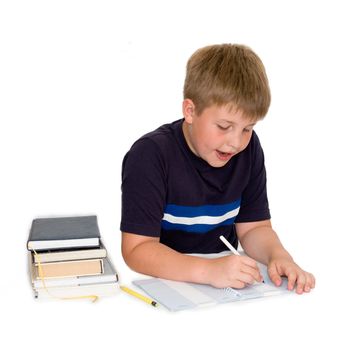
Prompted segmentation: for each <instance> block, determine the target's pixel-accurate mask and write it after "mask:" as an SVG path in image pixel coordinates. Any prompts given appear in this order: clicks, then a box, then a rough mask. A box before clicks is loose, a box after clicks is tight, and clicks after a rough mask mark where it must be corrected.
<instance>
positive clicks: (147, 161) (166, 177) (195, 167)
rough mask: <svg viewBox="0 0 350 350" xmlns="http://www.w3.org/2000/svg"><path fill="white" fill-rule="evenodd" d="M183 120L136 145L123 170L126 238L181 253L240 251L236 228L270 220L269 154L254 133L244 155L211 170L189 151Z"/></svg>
mask: <svg viewBox="0 0 350 350" xmlns="http://www.w3.org/2000/svg"><path fill="white" fill-rule="evenodd" d="M182 123H183V120H178V121H175V122H173V123H171V124H165V125H163V126H161V127H160V128H158V129H156V130H155V131H153V132H151V133H148V134H146V135H144V136H143V137H141V138H140V139H139V140H137V141H136V142H135V143H134V144H133V146H132V147H131V149H130V151H129V152H128V153H127V154H126V155H125V157H124V160H123V166H122V219H121V225H120V229H121V231H123V232H129V233H135V234H139V235H144V236H151V237H159V238H160V242H161V243H163V244H165V245H167V246H169V247H171V248H173V249H175V250H177V251H179V252H182V253H217V252H221V251H223V250H227V248H226V247H225V246H224V244H223V243H222V242H221V240H220V239H219V236H220V235H224V236H225V237H226V238H227V239H228V241H229V242H231V244H233V245H234V246H235V247H237V244H238V240H237V235H236V231H235V227H234V223H236V222H252V221H260V220H266V219H269V218H270V211H269V206H268V200H267V194H266V172H265V165H264V154H263V150H262V148H261V146H260V142H259V139H258V137H257V135H256V133H255V132H253V134H252V137H251V140H250V142H249V144H248V146H247V147H246V149H245V150H243V151H242V152H240V153H238V154H237V155H235V156H234V157H232V158H231V159H230V161H229V162H228V163H227V164H226V165H225V166H223V167H219V168H216V167H212V166H210V165H209V164H208V163H207V162H206V161H204V160H203V159H201V158H199V157H197V156H196V155H195V154H194V153H193V152H192V151H191V150H190V148H189V147H188V145H187V143H186V140H185V137H184V134H183V131H182Z"/></svg>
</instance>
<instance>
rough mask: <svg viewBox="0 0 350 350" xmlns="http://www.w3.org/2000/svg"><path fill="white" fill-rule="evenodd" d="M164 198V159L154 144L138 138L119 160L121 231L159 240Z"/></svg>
mask: <svg viewBox="0 0 350 350" xmlns="http://www.w3.org/2000/svg"><path fill="white" fill-rule="evenodd" d="M165 197H166V169H165V162H164V157H162V154H161V151H160V148H159V146H157V144H155V143H154V142H153V141H152V140H150V139H147V138H142V139H140V140H138V141H137V142H136V143H135V144H134V145H133V146H132V147H131V149H130V151H129V152H128V153H127V154H126V155H125V157H124V160H123V165H122V218H121V224H120V229H121V231H122V232H130V233H135V234H139V235H145V236H152V237H159V236H160V232H161V221H162V218H163V215H164V206H165Z"/></svg>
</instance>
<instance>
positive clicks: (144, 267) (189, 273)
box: [122, 232, 262, 288]
mask: <svg viewBox="0 0 350 350" xmlns="http://www.w3.org/2000/svg"><path fill="white" fill-rule="evenodd" d="M122 254H123V258H124V260H125V262H126V263H127V265H128V266H129V267H130V268H131V269H133V270H135V271H137V272H140V273H143V274H147V275H151V276H155V277H160V278H165V279H171V280H176V281H186V282H195V283H203V284H211V285H213V286H215V287H218V288H223V287H234V288H243V287H244V286H245V285H246V284H250V283H253V282H254V281H255V280H256V281H261V280H262V277H261V276H260V272H259V269H258V267H257V264H256V262H255V261H254V260H253V259H251V258H249V257H241V256H235V255H230V256H225V257H221V258H218V259H205V258H200V257H195V256H189V255H185V254H182V253H179V252H177V251H175V250H173V249H171V248H169V247H168V246H166V245H164V244H162V243H160V242H159V238H154V237H148V236H142V235H137V234H132V233H126V232H123V233H122Z"/></svg>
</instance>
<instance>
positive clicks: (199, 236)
mask: <svg viewBox="0 0 350 350" xmlns="http://www.w3.org/2000/svg"><path fill="white" fill-rule="evenodd" d="M269 105H270V90H269V85H268V80H267V77H266V73H265V69H264V66H263V64H262V62H261V61H260V59H259V57H258V56H257V55H256V54H255V53H254V52H253V51H252V50H251V49H249V48H248V47H245V46H242V45H231V44H223V45H213V46H208V47H204V48H202V49H199V50H198V51H196V52H195V53H194V54H193V55H192V57H191V58H190V59H189V61H188V63H187V73H186V79H185V86H184V101H183V117H184V119H183V120H178V121H175V122H174V123H172V124H167V125H163V126H161V127H160V128H158V129H157V130H155V131H153V132H151V133H149V134H147V135H145V136H143V137H141V138H140V139H139V140H138V141H136V142H135V143H134V145H133V146H132V147H131V149H130V151H129V152H128V153H127V154H126V156H125V158H124V161H123V170H122V220H121V231H122V254H123V257H124V260H125V262H126V263H127V264H128V266H129V267H130V268H132V269H134V270H135V271H138V272H140V273H144V274H148V275H152V276H156V277H160V278H166V279H172V280H178V281H187V282H197V283H204V284H211V285H213V286H215V287H219V288H222V287H234V288H243V287H244V286H246V285H247V284H252V283H254V282H255V281H258V282H261V281H262V277H261V275H260V272H259V269H258V267H257V264H256V261H260V262H262V263H264V264H265V265H267V266H268V272H269V275H270V278H271V280H272V281H273V282H274V283H275V284H276V285H277V286H278V285H280V284H281V282H282V280H281V276H287V277H288V288H289V289H290V290H292V289H293V288H295V290H296V292H297V293H299V294H301V293H303V292H309V291H310V290H311V288H314V286H315V279H314V277H313V275H312V274H310V273H308V272H305V271H303V270H302V269H301V268H300V267H299V266H298V265H296V264H295V263H294V261H293V259H292V257H291V256H290V255H289V253H288V252H287V251H286V250H285V249H284V247H283V246H282V244H281V243H280V241H279V239H278V237H277V235H276V233H275V232H274V230H273V229H272V226H271V222H270V212H269V207H268V200H267V194H266V174H265V166H264V155H263V151H262V148H261V146H260V143H259V139H258V137H257V135H256V134H255V132H254V131H253V127H254V125H255V124H256V123H257V122H258V121H259V120H261V119H263V117H264V116H265V115H266V113H267V111H268V108H269ZM220 235H223V236H224V237H225V238H226V239H227V240H228V241H229V242H230V243H231V244H232V245H233V246H234V247H237V245H238V241H239V242H240V243H241V245H242V247H243V249H244V251H245V252H246V253H247V255H248V256H249V257H248V256H235V255H230V256H225V257H220V258H217V259H205V258H201V257H195V256H190V255H187V254H185V253H216V252H221V251H224V250H227V248H226V247H225V246H224V244H223V243H222V242H221V240H220V239H219V236H220Z"/></svg>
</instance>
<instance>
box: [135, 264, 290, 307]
mask: <svg viewBox="0 0 350 350" xmlns="http://www.w3.org/2000/svg"><path fill="white" fill-rule="evenodd" d="M259 268H260V271H261V274H262V276H263V278H264V282H265V283H257V284H254V285H251V286H248V287H245V288H243V289H233V288H223V289H220V288H215V287H212V286H210V285H204V284H196V283H188V282H177V281H170V280H165V279H160V278H147V279H141V280H135V281H133V283H134V284H135V285H136V286H137V287H139V288H141V289H142V290H143V291H144V292H146V293H147V294H148V295H149V296H150V297H151V298H153V299H154V300H156V301H157V302H158V303H160V304H162V305H163V306H164V307H166V308H167V309H169V310H170V311H180V310H186V309H191V308H196V307H199V306H207V305H213V304H219V303H227V302H233V301H240V300H247V299H254V298H262V297H267V296H272V295H277V294H283V293H288V289H287V281H286V280H283V283H282V285H281V286H280V287H276V286H275V285H274V284H273V283H272V281H271V280H270V278H269V277H268V273H267V269H266V266H264V265H262V264H259Z"/></svg>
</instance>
